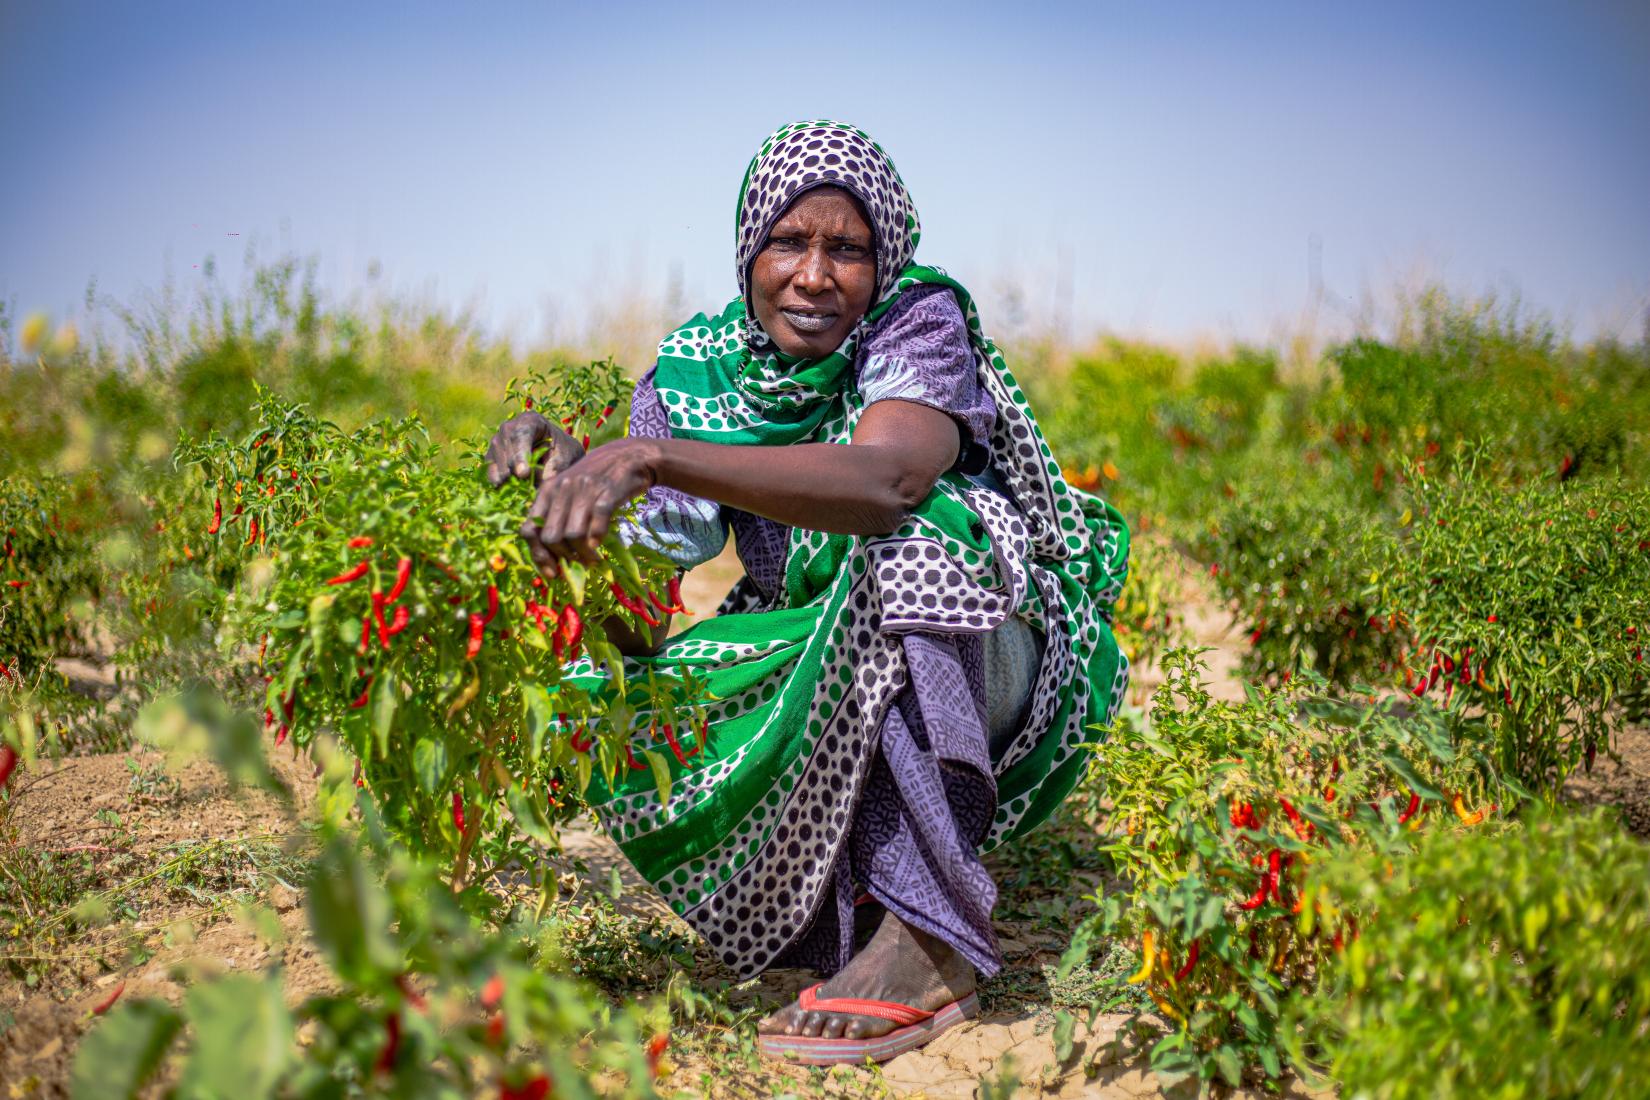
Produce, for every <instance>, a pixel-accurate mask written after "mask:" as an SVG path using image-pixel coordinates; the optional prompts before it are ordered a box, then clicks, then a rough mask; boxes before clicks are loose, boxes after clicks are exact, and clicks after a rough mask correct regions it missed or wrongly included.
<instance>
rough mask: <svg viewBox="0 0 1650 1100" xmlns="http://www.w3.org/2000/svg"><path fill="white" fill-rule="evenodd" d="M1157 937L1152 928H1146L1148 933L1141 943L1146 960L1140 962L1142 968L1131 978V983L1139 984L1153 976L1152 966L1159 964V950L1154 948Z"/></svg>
mask: <svg viewBox="0 0 1650 1100" xmlns="http://www.w3.org/2000/svg"><path fill="white" fill-rule="evenodd" d="M1156 939H1157V937H1156V936H1155V935H1153V933H1152V930H1151V929H1150V928H1148V929H1146V935H1145V936H1144V937H1143V939H1142V942H1141V944H1140V953H1141V954H1142V955H1144V956H1145V957H1146V960H1145V961H1144V962H1142V963H1141V964H1140V969H1139V970H1138V971H1136V972H1135V975H1134V976H1133V977H1132V978H1130V979H1129V984H1130V985H1139V984H1140V983H1141V982H1143V981H1145V980H1146V979H1147V978H1149V977H1151V976H1152V967H1154V966H1156V965H1157V952H1156V951H1154V950H1153V949H1152V948H1153V944H1154V943H1155V942H1156Z"/></svg>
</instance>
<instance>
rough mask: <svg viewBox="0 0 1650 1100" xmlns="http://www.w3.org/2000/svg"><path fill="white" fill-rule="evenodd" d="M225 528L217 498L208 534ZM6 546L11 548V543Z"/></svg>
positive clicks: (213, 506)
mask: <svg viewBox="0 0 1650 1100" xmlns="http://www.w3.org/2000/svg"><path fill="white" fill-rule="evenodd" d="M221 527H223V498H222V497H216V498H214V499H213V501H212V523H211V525H210V526H208V527H207V528H206V533H207V534H209V535H215V534H217V533H218V530H219V529H220V528H221ZM6 545H8V546H10V545H11V544H10V543H7V544H6Z"/></svg>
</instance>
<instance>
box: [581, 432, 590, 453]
mask: <svg viewBox="0 0 1650 1100" xmlns="http://www.w3.org/2000/svg"><path fill="white" fill-rule="evenodd" d="M579 446H581V447H583V448H584V449H585V450H587V451H588V450H589V449H590V434H589V433H588V432H586V433H585V434H584V435H583V436H582V437H580V439H579Z"/></svg>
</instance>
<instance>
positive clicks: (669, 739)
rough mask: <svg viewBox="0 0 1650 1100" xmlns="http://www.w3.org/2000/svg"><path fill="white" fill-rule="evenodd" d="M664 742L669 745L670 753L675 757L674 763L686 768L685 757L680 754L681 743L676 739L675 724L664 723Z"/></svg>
mask: <svg viewBox="0 0 1650 1100" xmlns="http://www.w3.org/2000/svg"><path fill="white" fill-rule="evenodd" d="M665 741H666V743H667V744H669V745H670V751H671V754H672V755H673V756H675V757H676V763H678V764H680V765H682V766H683V767H684V768H685V767H687V757H686V756H684V755H683V754H682V743H681V742H680V741H678V740H677V739H676V723H674V722H666V723H665Z"/></svg>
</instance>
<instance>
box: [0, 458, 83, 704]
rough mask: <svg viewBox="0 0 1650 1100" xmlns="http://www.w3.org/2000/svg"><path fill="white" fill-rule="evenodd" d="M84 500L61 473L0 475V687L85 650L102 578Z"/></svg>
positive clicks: (28, 676) (31, 676)
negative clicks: (18, 475) (48, 474)
mask: <svg viewBox="0 0 1650 1100" xmlns="http://www.w3.org/2000/svg"><path fill="white" fill-rule="evenodd" d="M87 500H88V497H87V494H85V493H84V492H80V491H77V489H76V487H75V486H74V485H72V484H71V483H70V482H68V481H67V480H65V479H63V478H57V477H43V478H32V479H24V478H21V477H16V478H3V479H0V687H3V685H4V684H6V683H16V682H19V681H20V680H22V679H23V678H31V679H32V678H33V677H34V676H35V674H36V673H37V672H40V671H42V670H45V669H47V668H49V667H50V664H51V661H52V658H54V657H57V656H61V655H69V654H77V653H83V652H85V651H86V648H87V644H88V639H89V636H90V634H91V626H92V621H93V616H92V612H91V608H92V605H93V603H94V602H95V601H96V600H97V599H98V597H99V596H100V595H101V594H102V591H103V588H104V586H105V583H106V582H105V579H104V564H103V555H102V554H101V553H100V547H99V542H98V540H97V538H96V537H95V532H94V530H93V527H92V525H91V524H90V523H89V522H88V521H87V519H86V517H85V508H86V505H87Z"/></svg>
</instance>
